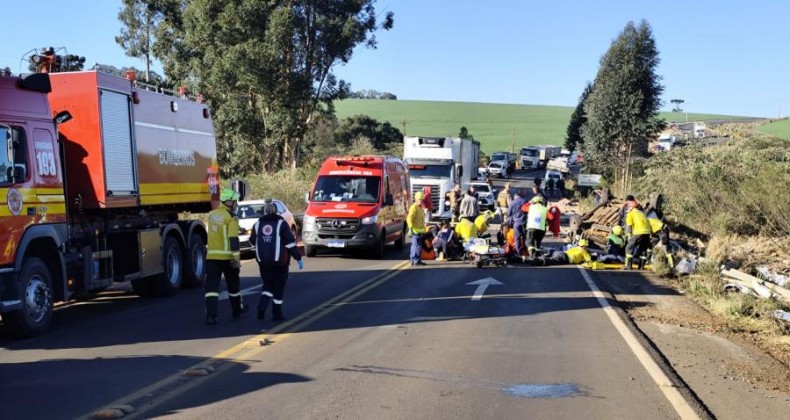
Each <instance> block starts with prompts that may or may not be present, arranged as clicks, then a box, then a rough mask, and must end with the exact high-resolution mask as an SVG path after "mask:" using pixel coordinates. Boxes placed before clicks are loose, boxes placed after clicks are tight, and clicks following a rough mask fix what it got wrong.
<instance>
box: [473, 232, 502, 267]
mask: <svg viewBox="0 0 790 420" xmlns="http://www.w3.org/2000/svg"><path fill="white" fill-rule="evenodd" d="M464 250H465V251H466V254H465V256H464V261H466V262H469V263H473V264H475V266H477V268H482V267H484V266H487V265H493V266H497V267H504V266H506V265H507V253H506V252H505V248H504V247H501V246H499V245H491V244H489V243H488V240H486V239H481V238H478V239H475V240H473V241H469V242H467V243H465V244H464Z"/></svg>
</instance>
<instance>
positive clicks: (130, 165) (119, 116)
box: [101, 90, 138, 197]
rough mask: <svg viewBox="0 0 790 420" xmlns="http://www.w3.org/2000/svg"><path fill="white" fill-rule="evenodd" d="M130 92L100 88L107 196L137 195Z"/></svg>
mask: <svg viewBox="0 0 790 420" xmlns="http://www.w3.org/2000/svg"><path fill="white" fill-rule="evenodd" d="M131 121H132V119H131V109H130V98H129V95H125V94H122V93H117V92H113V91H109V90H102V91H101V127H102V146H103V149H104V171H105V174H106V177H107V180H106V181H107V184H106V185H107V196H114V197H117V196H130V195H136V194H137V191H138V189H137V179H136V178H137V177H136V176H135V175H136V171H135V163H134V161H135V159H134V156H135V153H136V151H135V150H134V144H133V142H132V125H131Z"/></svg>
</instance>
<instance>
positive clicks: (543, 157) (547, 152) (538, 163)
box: [519, 145, 562, 169]
mask: <svg viewBox="0 0 790 420" xmlns="http://www.w3.org/2000/svg"><path fill="white" fill-rule="evenodd" d="M561 152H562V148H561V147H559V146H551V145H544V146H525V147H523V148H521V152H520V153H519V159H520V160H521V168H522V169H539V168H545V167H546V164H547V163H548V162H549V161H550V160H551V159H553V158H555V157H557V156H559V155H560V153H561Z"/></svg>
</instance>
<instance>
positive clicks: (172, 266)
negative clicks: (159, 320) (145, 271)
mask: <svg viewBox="0 0 790 420" xmlns="http://www.w3.org/2000/svg"><path fill="white" fill-rule="evenodd" d="M162 264H163V265H164V269H165V271H164V272H163V273H162V274H160V275H159V276H157V277H155V280H154V285H155V286H156V294H157V295H159V296H173V295H175V294H176V293H178V291H179V289H181V278H182V275H183V274H184V257H183V255H182V251H181V246H180V245H179V243H178V241H177V240H176V239H175V238H174V237H172V236H168V237H167V238H165V241H164V243H163V244H162Z"/></svg>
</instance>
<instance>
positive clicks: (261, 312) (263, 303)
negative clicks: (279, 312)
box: [258, 295, 272, 319]
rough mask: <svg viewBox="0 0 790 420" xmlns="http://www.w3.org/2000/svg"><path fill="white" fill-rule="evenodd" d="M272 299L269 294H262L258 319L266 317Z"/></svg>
mask: <svg viewBox="0 0 790 420" xmlns="http://www.w3.org/2000/svg"><path fill="white" fill-rule="evenodd" d="M271 299H272V298H270V297H269V296H266V295H261V301H260V302H259V303H258V319H266V309H267V308H268V307H269V301H270V300H271Z"/></svg>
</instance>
